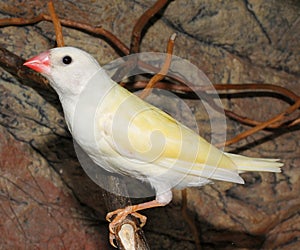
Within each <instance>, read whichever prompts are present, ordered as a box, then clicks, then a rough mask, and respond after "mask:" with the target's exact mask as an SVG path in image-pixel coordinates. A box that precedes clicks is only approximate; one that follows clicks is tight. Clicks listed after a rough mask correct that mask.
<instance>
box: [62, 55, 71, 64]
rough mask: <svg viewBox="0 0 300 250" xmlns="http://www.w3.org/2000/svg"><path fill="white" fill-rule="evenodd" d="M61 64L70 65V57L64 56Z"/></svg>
mask: <svg viewBox="0 0 300 250" xmlns="http://www.w3.org/2000/svg"><path fill="white" fill-rule="evenodd" d="M62 62H63V63H64V64H70V63H71V62H72V57H70V56H64V57H63V59H62Z"/></svg>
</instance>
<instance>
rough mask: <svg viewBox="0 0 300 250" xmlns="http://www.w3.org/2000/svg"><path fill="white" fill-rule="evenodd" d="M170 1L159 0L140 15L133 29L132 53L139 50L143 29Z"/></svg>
mask: <svg viewBox="0 0 300 250" xmlns="http://www.w3.org/2000/svg"><path fill="white" fill-rule="evenodd" d="M168 2H169V1H168V0H158V1H157V2H156V3H155V4H154V5H153V6H152V7H150V8H149V9H147V10H146V11H145V12H144V14H142V15H141V16H140V18H139V19H138V21H137V22H136V24H135V25H134V28H133V30H132V35H131V45H130V54H132V53H138V52H139V49H140V43H141V37H142V31H143V29H144V28H145V26H146V25H147V24H148V23H149V21H150V19H151V18H152V17H153V16H154V15H155V14H157V13H158V12H159V11H160V10H162V9H163V8H164V7H165V6H166V4H167V3H168Z"/></svg>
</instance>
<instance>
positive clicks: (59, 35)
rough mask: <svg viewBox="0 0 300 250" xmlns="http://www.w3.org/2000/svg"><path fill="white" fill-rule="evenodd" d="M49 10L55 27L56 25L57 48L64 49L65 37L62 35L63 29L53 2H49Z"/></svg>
mask: <svg viewBox="0 0 300 250" xmlns="http://www.w3.org/2000/svg"><path fill="white" fill-rule="evenodd" d="M48 10H49V13H50V16H51V19H52V22H53V25H54V30H55V36H56V43H57V46H58V47H63V46H65V43H64V37H63V35H62V27H61V24H60V21H59V18H58V16H57V15H56V12H55V8H54V4H53V2H52V1H49V3H48Z"/></svg>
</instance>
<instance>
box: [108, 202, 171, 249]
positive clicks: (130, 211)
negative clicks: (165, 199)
mask: <svg viewBox="0 0 300 250" xmlns="http://www.w3.org/2000/svg"><path fill="white" fill-rule="evenodd" d="M167 204H168V203H162V202H159V201H157V200H153V201H148V202H145V203H141V204H137V205H132V206H127V207H125V208H120V209H117V210H115V211H112V212H109V213H108V214H107V215H106V220H107V221H109V222H110V223H109V242H110V244H111V245H112V246H114V247H116V246H115V244H114V242H113V241H114V239H115V238H116V237H115V235H116V228H117V226H118V225H119V224H120V223H122V221H124V219H125V218H126V217H127V215H132V216H134V217H136V218H137V219H139V221H140V227H143V226H144V225H145V224H146V220H147V217H146V216H144V215H141V214H139V213H137V211H140V210H144V209H147V208H153V207H162V206H165V205H167ZM113 216H115V218H114V219H112V217H113Z"/></svg>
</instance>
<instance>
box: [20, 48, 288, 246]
mask: <svg viewBox="0 0 300 250" xmlns="http://www.w3.org/2000/svg"><path fill="white" fill-rule="evenodd" d="M24 65H25V66H27V67H29V68H31V69H33V70H35V71H37V72H39V73H41V74H42V75H43V76H45V77H46V78H47V79H48V80H49V82H50V85H51V86H52V87H53V88H54V90H55V91H56V92H57V94H58V96H59V99H60V102H61V104H62V107H63V111H64V116H65V120H66V123H67V125H68V128H69V130H70V132H71V134H72V136H73V138H74V139H75V140H76V142H77V143H78V144H79V145H80V146H81V147H82V149H83V150H84V151H85V152H86V153H87V154H88V155H89V157H90V158H91V159H92V160H93V161H94V162H95V163H96V164H97V165H99V166H100V167H102V168H104V169H105V170H107V171H109V172H113V173H118V174H122V175H127V176H130V177H134V178H137V179H139V180H141V181H143V182H148V183H150V185H151V186H152V187H153V189H154V190H155V192H156V198H155V200H153V201H148V202H145V203H141V204H137V205H132V206H128V207H125V208H120V209H118V210H116V211H112V212H110V213H108V214H107V220H109V221H110V225H109V229H110V240H111V243H112V244H113V242H112V240H113V239H114V234H115V228H116V225H118V223H120V222H121V221H122V220H123V219H125V217H126V216H127V215H128V214H132V215H133V216H136V217H138V218H139V219H140V220H141V225H142V226H143V225H144V224H145V221H146V217H145V216H142V215H140V214H138V213H137V211H140V210H143V209H146V208H152V207H158V206H165V205H167V204H168V203H169V202H170V201H171V200H172V192H171V190H172V189H173V188H178V189H183V188H186V187H195V186H196V187H198V186H203V185H205V184H208V183H210V182H211V181H213V180H220V181H228V182H233V183H240V184H243V183H244V180H243V179H242V178H241V177H240V176H239V173H241V172H245V171H267V172H280V171H281V170H280V167H281V166H282V165H283V164H282V163H280V162H278V159H266V158H250V157H246V156H241V155H235V154H229V153H226V152H222V151H220V150H219V149H217V148H216V147H214V146H213V145H212V144H210V143H209V142H207V141H206V140H205V139H203V138H202V137H201V136H199V135H198V134H197V133H195V132H194V131H192V130H191V129H189V128H188V127H186V126H185V125H183V124H181V123H180V122H178V121H176V120H175V119H173V118H172V117H171V116H169V115H168V114H166V113H165V112H163V111H162V110H160V109H158V108H156V107H154V106H152V105H150V104H149V103H147V102H145V101H143V100H142V99H140V98H139V97H137V96H136V95H134V94H132V93H131V92H129V91H127V90H126V89H125V88H123V87H121V86H120V85H119V84H117V83H116V82H114V81H113V80H112V79H111V78H110V77H109V76H108V75H107V73H106V72H105V70H104V69H103V68H101V66H100V65H99V64H98V62H97V61H96V60H95V59H94V58H93V57H92V56H91V55H90V54H88V53H87V52H85V51H83V50H80V49H77V48H74V47H61V48H54V49H51V50H49V51H46V52H44V53H41V54H39V55H38V56H36V57H33V58H31V59H29V60H28V61H26V62H25V63H24ZM113 216H115V218H114V219H113V220H111V218H112V217H113Z"/></svg>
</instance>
